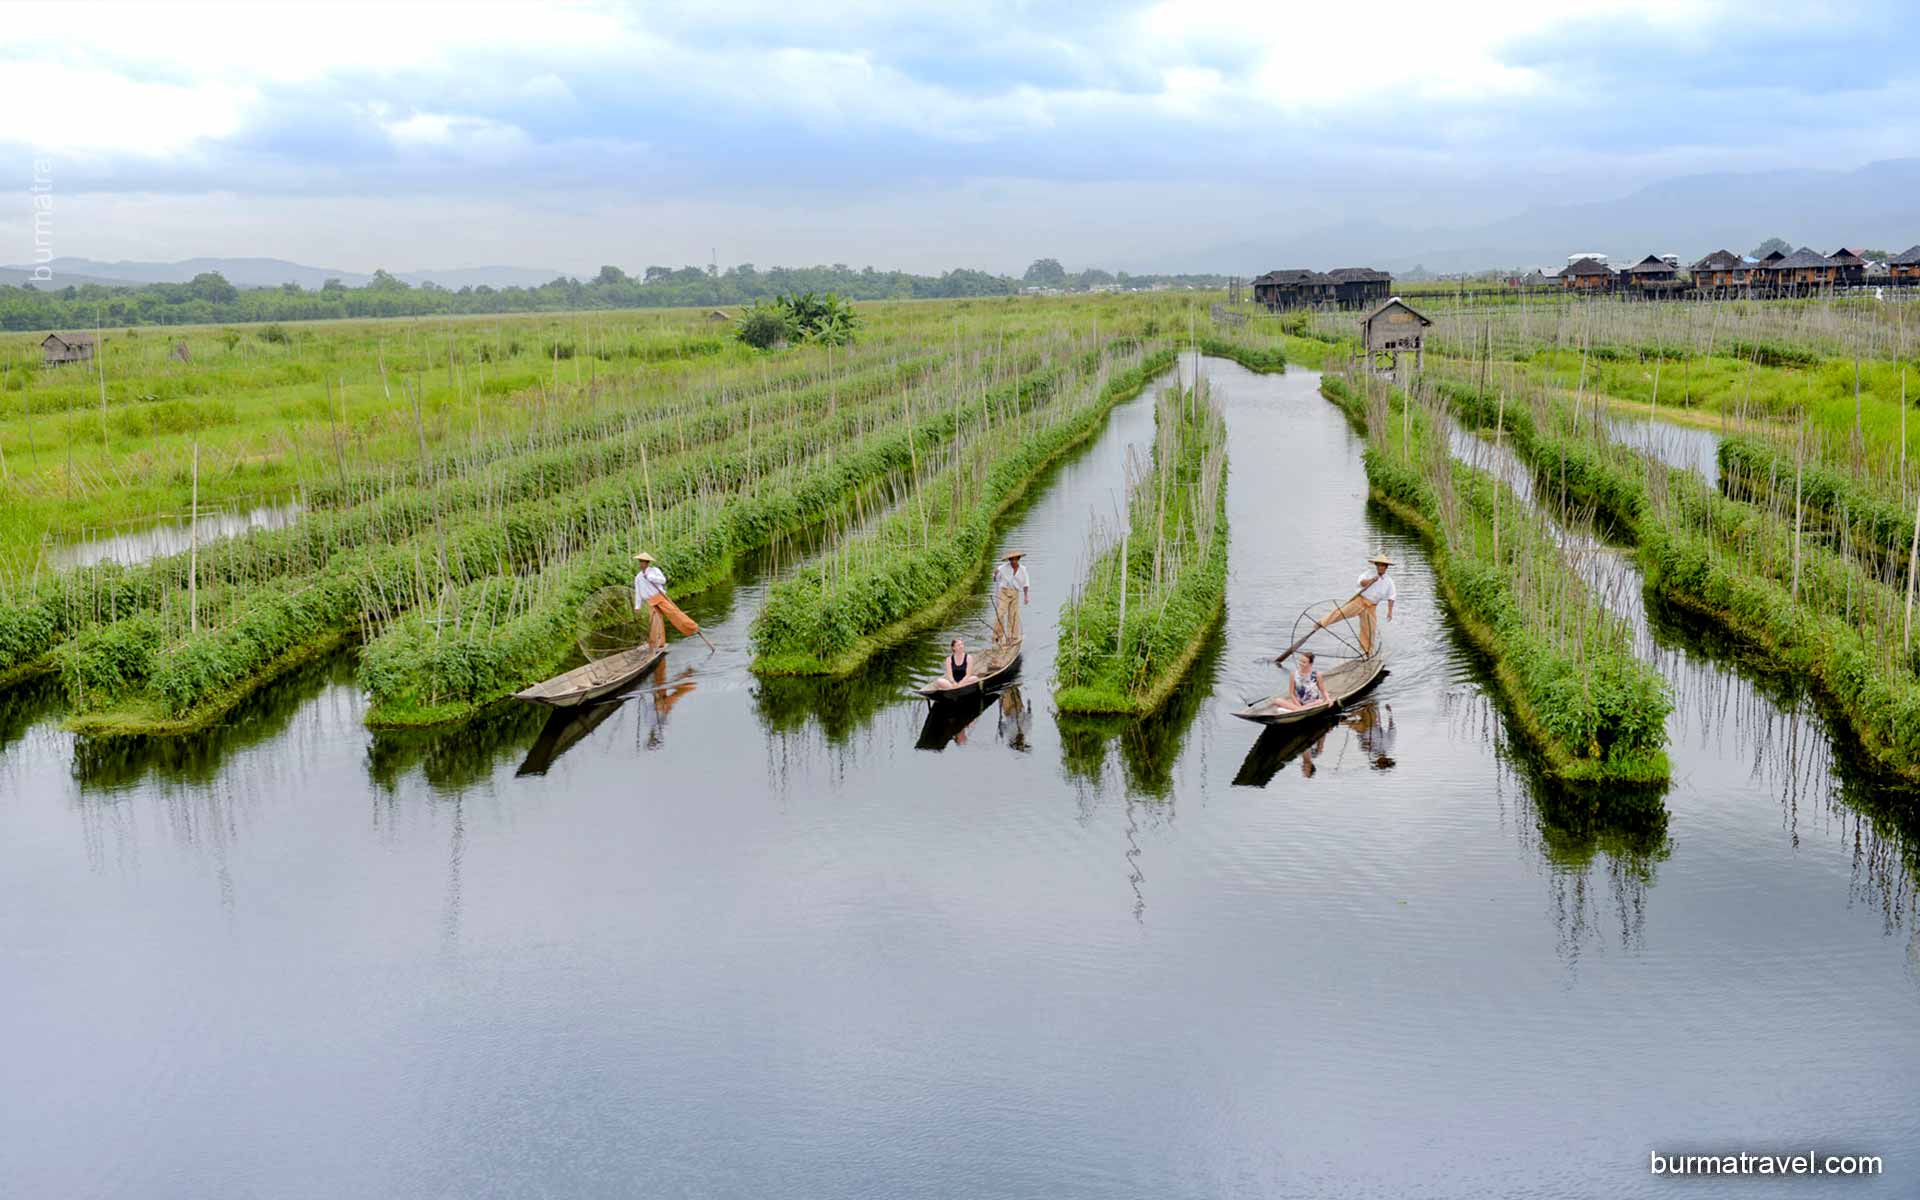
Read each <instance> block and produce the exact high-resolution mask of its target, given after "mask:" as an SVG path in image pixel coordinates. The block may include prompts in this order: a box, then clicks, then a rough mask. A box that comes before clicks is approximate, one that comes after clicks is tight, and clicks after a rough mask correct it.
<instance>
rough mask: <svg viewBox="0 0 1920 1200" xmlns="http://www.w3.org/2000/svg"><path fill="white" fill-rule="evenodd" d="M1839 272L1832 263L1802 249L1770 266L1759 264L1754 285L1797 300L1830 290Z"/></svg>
mask: <svg viewBox="0 0 1920 1200" xmlns="http://www.w3.org/2000/svg"><path fill="white" fill-rule="evenodd" d="M1838 271H1839V268H1838V267H1836V266H1835V265H1834V263H1833V260H1832V259H1829V258H1828V257H1827V256H1826V255H1824V254H1822V253H1820V252H1819V251H1818V250H1810V249H1808V248H1807V247H1805V246H1802V247H1800V248H1799V249H1798V250H1795V251H1794V252H1793V253H1792V254H1788V255H1784V256H1782V257H1780V258H1777V259H1773V261H1771V262H1767V261H1765V260H1762V263H1761V267H1760V269H1759V270H1758V271H1757V272H1755V277H1754V284H1755V286H1756V287H1758V288H1763V289H1765V290H1766V291H1769V292H1772V293H1773V294H1775V295H1786V296H1799V295H1804V294H1806V293H1808V292H1814V291H1819V290H1820V289H1821V288H1828V287H1832V286H1833V285H1834V282H1835V280H1836V277H1837V274H1838Z"/></svg>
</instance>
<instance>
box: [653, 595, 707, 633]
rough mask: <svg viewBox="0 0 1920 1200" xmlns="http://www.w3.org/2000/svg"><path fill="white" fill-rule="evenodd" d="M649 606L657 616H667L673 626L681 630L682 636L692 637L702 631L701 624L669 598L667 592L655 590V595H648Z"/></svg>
mask: <svg viewBox="0 0 1920 1200" xmlns="http://www.w3.org/2000/svg"><path fill="white" fill-rule="evenodd" d="M647 607H648V608H651V609H652V610H653V611H654V615H655V616H664V617H666V619H667V620H668V621H669V622H671V623H672V625H673V627H674V628H675V629H678V630H679V631H680V634H681V636H682V637H692V636H693V635H694V634H696V633H699V632H700V626H699V625H698V624H697V623H696V622H695V621H694V619H693V618H692V617H690V616H688V615H687V614H686V613H683V612H681V611H680V606H679V605H678V604H675V603H674V602H673V601H671V600H669V599H667V597H666V595H665V593H662V592H655V593H654V594H653V595H651V596H648V597H647Z"/></svg>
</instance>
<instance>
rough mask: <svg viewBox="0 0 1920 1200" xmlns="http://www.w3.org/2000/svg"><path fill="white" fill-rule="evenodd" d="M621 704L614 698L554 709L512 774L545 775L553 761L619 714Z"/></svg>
mask: <svg viewBox="0 0 1920 1200" xmlns="http://www.w3.org/2000/svg"><path fill="white" fill-rule="evenodd" d="M620 705H621V701H620V700H619V699H618V698H615V699H611V700H596V701H594V702H592V703H590V704H582V705H579V706H577V707H574V708H556V709H554V710H553V714H552V715H551V716H549V717H548V718H547V723H546V724H545V725H543V726H542V727H541V729H540V736H539V737H537V738H535V739H534V740H533V746H532V747H531V748H530V749H529V750H528V751H527V756H526V757H525V758H524V759H521V760H520V765H519V766H518V767H517V768H515V769H514V772H513V773H514V775H515V776H518V777H526V776H529V775H533V776H538V775H545V774H546V773H547V772H548V771H550V770H552V769H553V764H554V761H555V760H556V759H558V758H559V757H560V756H561V755H562V754H565V753H566V752H567V751H568V750H569V749H571V748H572V747H574V746H576V745H578V744H579V743H580V742H581V741H583V740H585V738H586V736H587V735H588V734H590V733H592V732H593V731H594V730H596V729H598V728H600V726H601V724H602V723H603V722H605V721H606V719H607V718H608V717H611V716H612V715H613V714H614V713H616V712H619V711H620Z"/></svg>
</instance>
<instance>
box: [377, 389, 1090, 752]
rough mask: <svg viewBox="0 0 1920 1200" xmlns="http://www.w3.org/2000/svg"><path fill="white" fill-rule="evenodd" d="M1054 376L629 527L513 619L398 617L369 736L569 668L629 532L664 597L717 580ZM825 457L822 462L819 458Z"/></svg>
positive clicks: (500, 604) (493, 589)
mask: <svg viewBox="0 0 1920 1200" xmlns="http://www.w3.org/2000/svg"><path fill="white" fill-rule="evenodd" d="M1058 376H1059V369H1058V368H1042V369H1040V370H1037V371H1035V372H1033V373H1031V374H1029V375H1028V376H1025V377H1023V378H1020V379H1016V380H1013V381H1011V382H1009V383H1007V384H1004V385H1001V386H999V387H994V388H982V389H980V391H979V393H978V395H977V396H976V397H975V398H973V399H966V398H965V397H964V396H963V395H960V394H956V395H954V396H953V397H951V401H950V402H949V403H946V404H942V405H937V406H933V407H934V409H935V411H933V412H932V413H931V414H927V415H922V414H913V413H911V406H910V405H903V406H902V409H901V413H902V418H903V419H902V421H901V422H900V423H899V426H898V427H897V428H891V429H887V430H885V431H882V432H879V433H870V434H869V435H868V436H867V437H866V439H865V441H864V443H862V444H859V445H858V446H857V447H856V448H855V449H853V450H852V451H850V452H848V453H846V454H843V455H840V456H838V457H837V458H834V459H832V460H829V461H826V462H824V463H822V462H809V463H803V464H800V465H798V466H796V467H794V468H790V469H788V470H787V471H786V472H785V473H784V474H783V475H782V476H781V477H779V478H777V479H774V480H769V481H767V482H766V484H765V485H764V486H756V487H755V488H753V489H752V490H751V493H750V494H741V492H740V491H739V490H735V491H733V492H721V493H714V494H711V495H709V496H706V497H703V498H701V499H699V500H697V501H694V502H691V503H689V504H686V505H683V506H680V507H678V508H676V509H675V510H673V511H672V512H669V513H664V514H657V515H656V516H655V517H654V518H651V519H649V520H647V521H646V522H644V523H643V522H639V521H636V522H635V524H634V525H633V526H632V527H631V528H629V529H628V530H625V531H617V532H615V533H614V534H613V535H612V536H610V537H609V538H608V539H606V540H605V541H604V542H602V543H597V544H595V545H593V546H590V547H588V548H586V549H585V550H584V551H582V552H580V553H578V554H576V555H574V556H573V557H571V558H569V559H567V560H565V561H562V562H559V563H557V564H555V565H554V566H553V567H551V568H550V569H549V570H547V571H546V572H543V574H542V576H541V577H540V579H539V581H538V582H539V589H540V590H539V592H538V594H537V595H536V596H534V597H533V598H531V600H529V601H528V602H526V603H524V604H522V605H520V606H519V607H518V609H517V611H516V609H515V606H514V605H513V603H512V600H513V597H512V596H511V595H510V594H503V590H502V588H501V585H500V584H498V583H497V582H489V583H488V584H486V585H484V586H483V587H482V588H481V589H479V590H477V591H475V592H473V593H471V594H469V595H465V596H457V597H455V598H454V599H453V602H452V607H453V608H454V609H455V610H456V611H458V612H461V613H462V614H463V615H464V618H465V619H464V620H463V623H462V627H461V628H459V629H457V630H454V631H451V632H448V631H445V630H436V629H435V628H434V627H433V626H432V625H431V624H430V622H429V620H428V618H427V616H426V614H425V612H424V611H422V612H419V613H415V614H412V615H409V616H407V617H403V618H402V619H401V620H399V621H397V622H395V623H394V624H393V625H391V626H389V627H388V628H387V629H385V631H383V632H382V633H381V634H380V635H379V636H378V637H376V638H374V639H372V640H371V641H369V643H368V644H367V646H366V647H365V648H364V650H363V651H362V654H361V669H360V682H361V684H362V686H363V687H364V688H365V689H366V691H367V693H368V695H369V696H370V698H371V699H372V701H373V707H372V709H371V711H370V712H369V714H368V718H367V719H368V722H369V723H370V724H373V725H376V726H398V725H423V724H432V723H437V722H445V721H453V720H460V719H464V718H465V717H466V716H468V715H471V714H472V713H473V712H474V711H476V710H477V709H478V708H479V707H481V706H483V705H485V704H487V703H490V702H492V701H494V700H497V699H499V698H501V697H503V696H506V695H509V694H511V693H512V692H514V691H517V690H519V689H520V688H522V687H525V686H527V685H528V684H529V683H532V682H536V681H537V680H539V679H541V678H545V677H546V676H548V675H550V674H552V673H553V672H554V671H556V670H558V669H560V668H561V667H563V666H565V665H566V664H567V663H569V662H570V661H572V659H573V655H574V653H575V651H574V638H575V635H576V633H577V629H576V625H575V622H576V619H577V614H578V612H579V610H580V606H581V604H582V603H584V602H585V601H586V600H587V598H588V597H590V596H591V595H592V594H593V593H594V592H596V591H598V590H599V589H601V588H603V587H616V586H627V585H628V584H630V582H631V579H632V575H633V569H632V562H631V559H630V556H631V554H632V552H633V546H634V541H635V538H636V537H637V536H639V533H638V530H640V529H642V528H644V529H646V531H647V532H646V536H647V538H648V549H649V550H650V551H651V552H652V553H653V554H654V555H655V556H656V558H657V559H658V560H659V563H660V565H661V567H662V569H663V570H665V571H666V572H667V573H668V578H669V579H670V580H671V581H672V582H673V586H674V587H675V589H676V590H678V591H681V592H686V591H690V590H697V589H698V588H700V587H701V586H703V585H705V584H709V583H712V582H715V581H717V579H718V578H719V577H720V576H721V575H722V574H724V573H725V572H726V571H727V570H728V569H730V566H731V564H732V562H733V561H734V560H735V559H736V558H737V557H738V556H739V555H740V554H742V553H744V552H746V551H748V550H751V549H753V548H755V547H757V546H760V545H764V544H766V543H767V542H769V541H770V540H772V539H774V538H776V537H778V536H781V535H784V534H788V533H792V532H795V531H797V530H799V529H801V528H803V527H805V526H808V525H814V524H818V523H820V522H822V521H824V520H826V519H828V518H829V517H831V516H832V515H834V514H835V513H836V512H838V511H842V510H844V509H845V508H846V507H847V506H848V505H849V504H850V503H852V502H853V501H855V499H856V498H857V497H859V496H860V495H862V493H863V489H865V488H868V487H869V486H871V485H872V484H874V483H875V482H878V481H882V480H885V479H886V478H888V477H889V476H892V475H896V474H898V473H900V472H902V471H911V470H912V469H913V467H914V465H915V463H916V461H917V460H918V459H919V458H920V456H922V455H925V454H931V453H933V452H935V451H936V450H938V449H939V448H940V447H942V446H943V445H946V444H948V443H950V442H952V441H953V440H954V439H955V438H956V437H958V436H960V435H961V433H962V431H964V430H966V429H968V428H970V427H971V426H972V425H973V424H974V423H975V422H976V421H982V420H985V419H987V418H988V416H989V414H990V413H992V412H994V411H995V410H999V411H1001V412H1002V413H1003V414H1004V413H1017V412H1019V411H1020V408H1021V405H1022V404H1034V403H1037V402H1039V400H1040V399H1042V398H1044V397H1046V396H1048V395H1051V393H1052V392H1053V390H1054V388H1055V386H1056V382H1057V379H1058ZM820 457H823V458H824V457H825V456H820Z"/></svg>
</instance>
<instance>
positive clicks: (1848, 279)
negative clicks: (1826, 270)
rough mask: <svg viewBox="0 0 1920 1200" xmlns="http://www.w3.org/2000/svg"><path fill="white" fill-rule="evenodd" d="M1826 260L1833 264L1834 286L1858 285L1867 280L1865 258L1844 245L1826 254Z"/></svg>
mask: <svg viewBox="0 0 1920 1200" xmlns="http://www.w3.org/2000/svg"><path fill="white" fill-rule="evenodd" d="M1827 261H1828V262H1830V263H1832V264H1833V284H1834V286H1835V287H1859V286H1860V285H1861V284H1863V283H1865V282H1866V281H1867V260H1866V259H1864V258H1861V257H1860V256H1859V255H1858V254H1856V253H1855V252H1854V251H1852V250H1849V249H1847V248H1846V247H1845V246H1842V247H1840V248H1839V249H1838V250H1835V251H1834V252H1833V253H1832V254H1829V255H1827Z"/></svg>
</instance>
